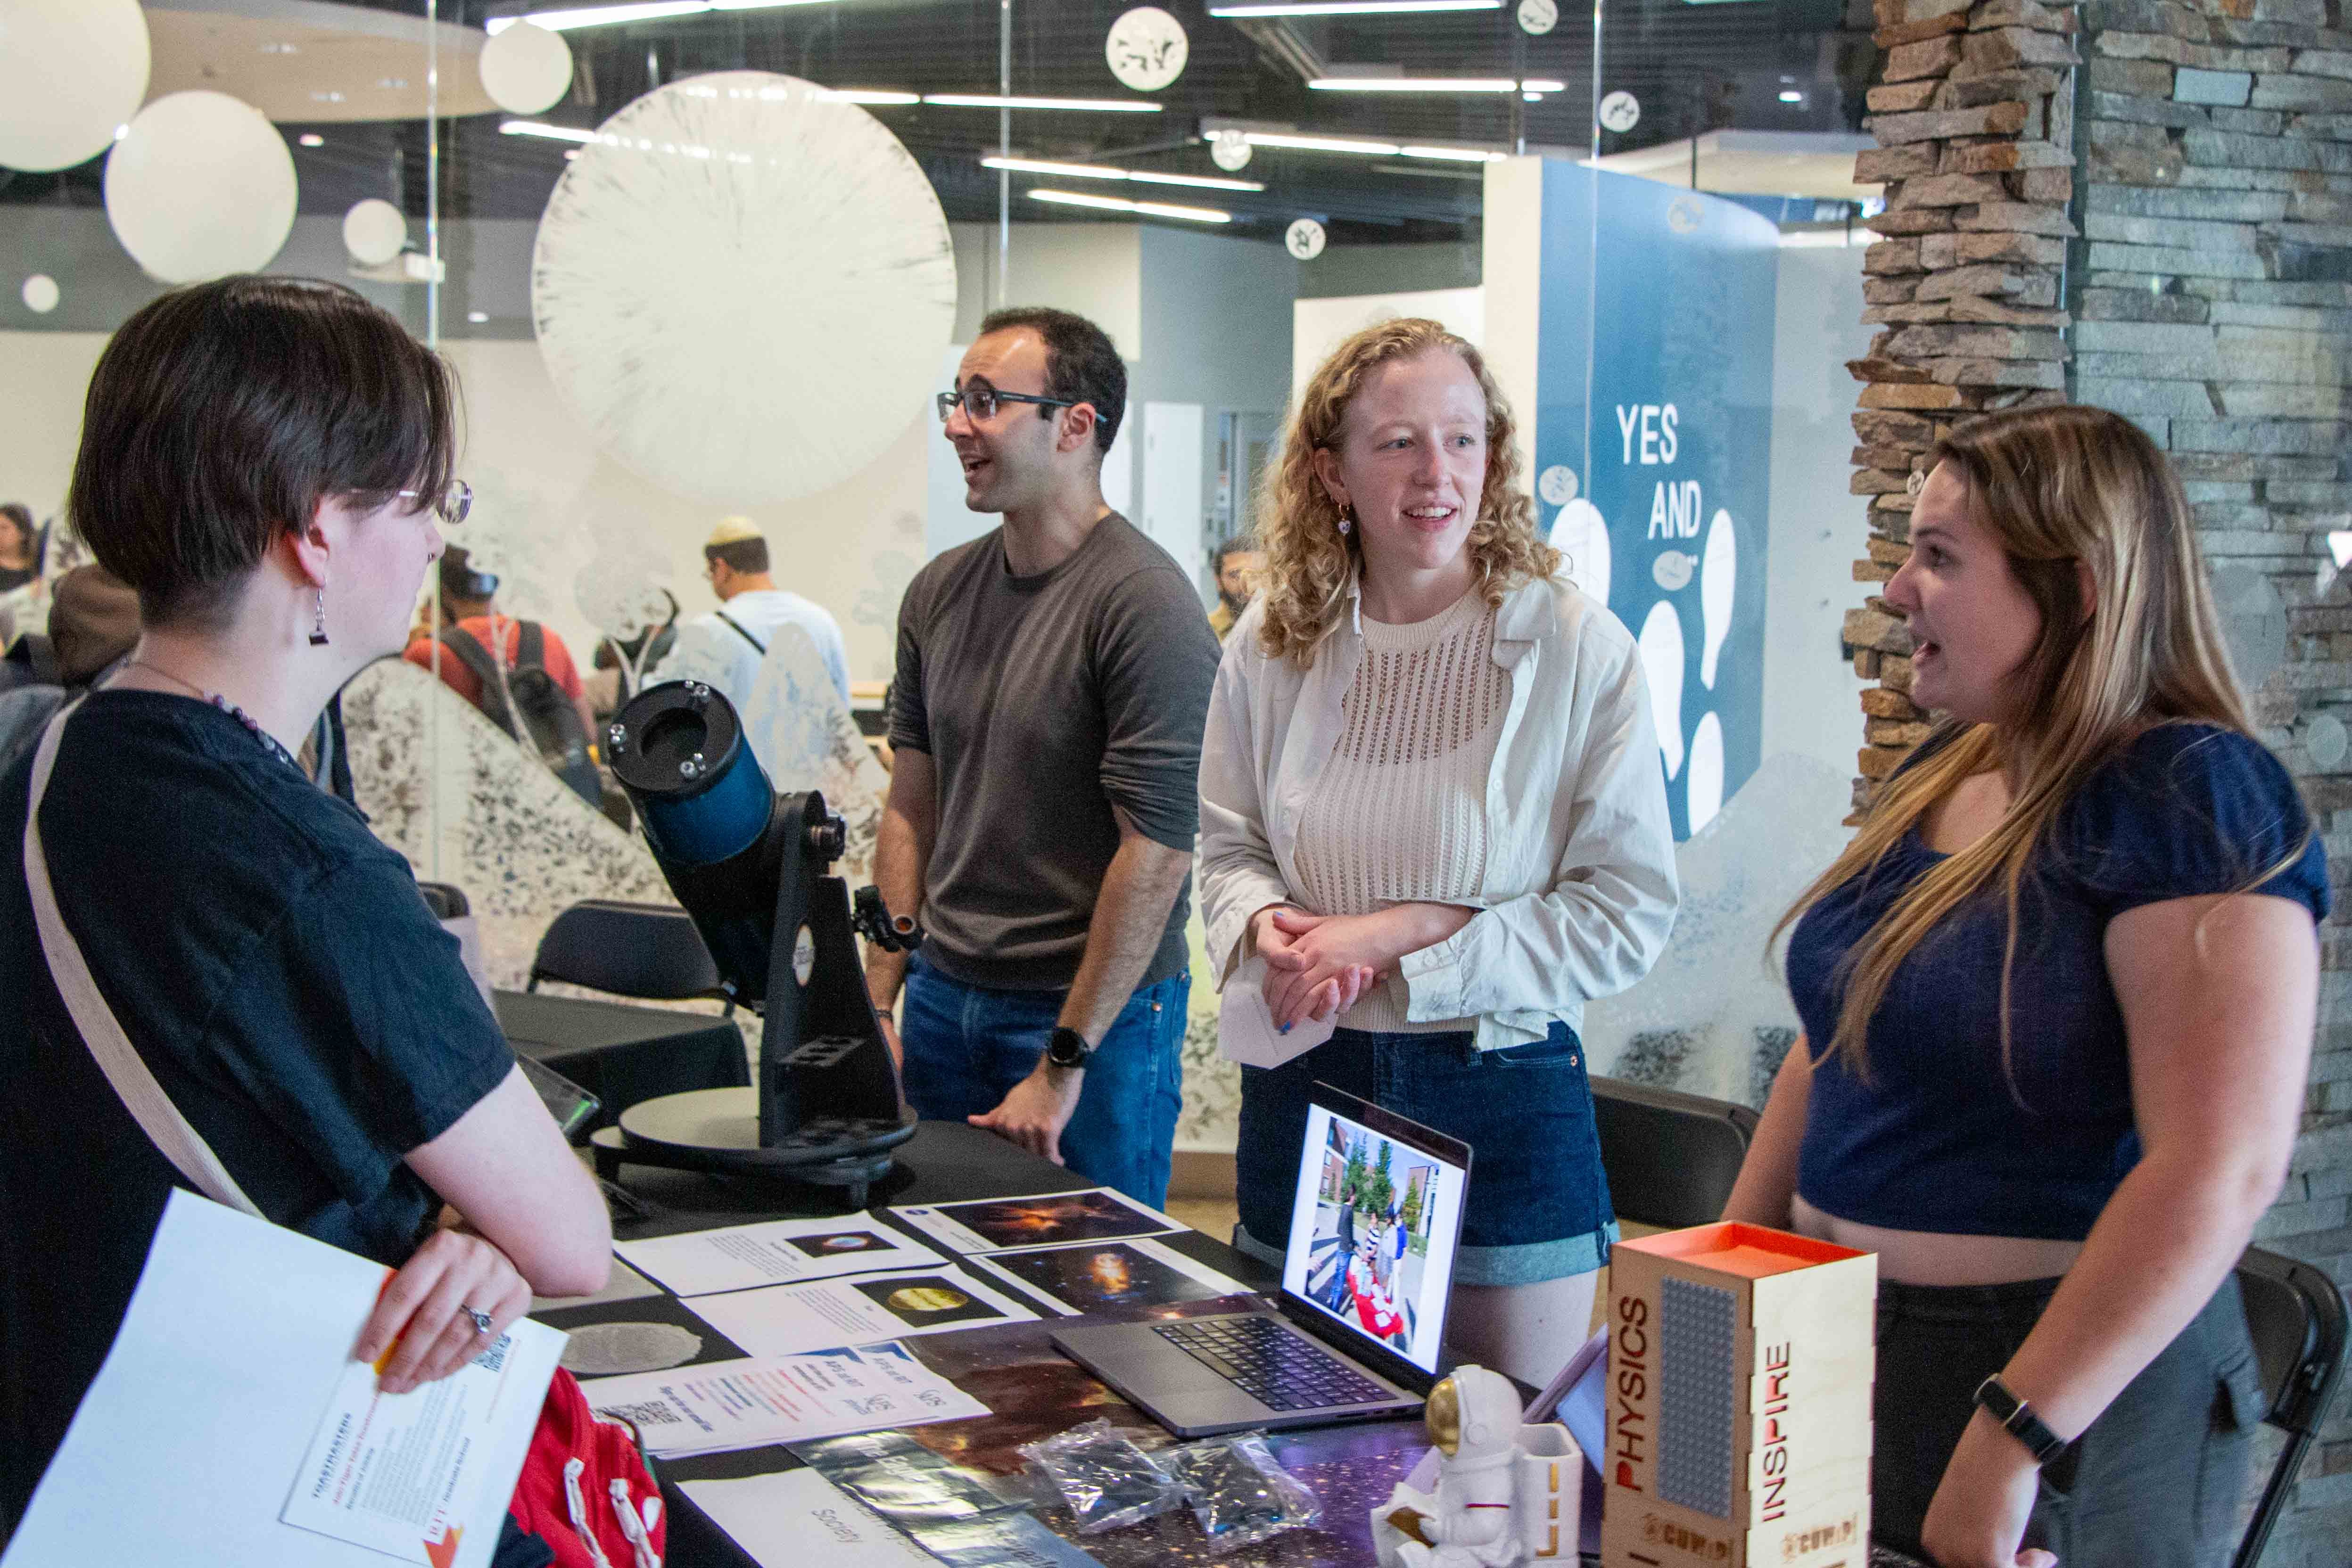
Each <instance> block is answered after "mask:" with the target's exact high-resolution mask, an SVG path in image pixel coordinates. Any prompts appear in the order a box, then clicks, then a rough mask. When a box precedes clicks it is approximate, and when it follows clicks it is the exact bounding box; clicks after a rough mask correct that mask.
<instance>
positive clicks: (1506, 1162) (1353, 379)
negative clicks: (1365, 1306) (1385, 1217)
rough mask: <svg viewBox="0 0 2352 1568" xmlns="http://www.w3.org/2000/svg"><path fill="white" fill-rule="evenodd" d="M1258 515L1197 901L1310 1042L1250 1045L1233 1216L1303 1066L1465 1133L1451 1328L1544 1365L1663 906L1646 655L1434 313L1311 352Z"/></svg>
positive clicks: (1282, 1140) (1205, 799)
mask: <svg viewBox="0 0 2352 1568" xmlns="http://www.w3.org/2000/svg"><path fill="white" fill-rule="evenodd" d="M1258 523H1259V528H1260V532H1261V537H1262V538H1264V540H1265V552H1266V570H1265V578H1264V588H1263V590H1262V591H1261V592H1260V594H1259V596H1258V598H1257V600H1256V601H1255V603H1253V604H1252V605H1251V606H1250V608H1249V609H1248V610H1247V611H1246V612H1244V613H1243V615H1242V618H1241V620H1240V622H1238V623H1237V624H1236V625H1235V626H1234V632H1233V635H1232V636H1231V637H1230V638H1229V639H1228V640H1227V642H1226V643H1225V653H1224V661H1223V665H1222V666H1221V668H1220V669H1219V670H1218V673H1217V685H1216V692H1215V695H1214V696H1213V698H1212V699H1211V704H1210V713H1209V727H1208V733H1207V736H1206V737H1205V738H1204V740H1203V742H1202V756H1201V827H1202V834H1201V898H1202V913H1203V915H1204V916H1205V918H1206V920H1207V923H1208V931H1209V949H1210V953H1211V956H1212V957H1213V961H1214V963H1215V966H1216V969H1217V975H1218V980H1219V983H1220V985H1221V986H1223V985H1224V984H1226V983H1228V982H1231V983H1233V984H1234V985H1235V986H1236V987H1237V988H1238V989H1237V990H1235V992H1234V995H1233V998H1231V999H1230V1001H1229V1006H1241V1007H1254V1006H1256V1005H1259V1004H1258V1003H1255V1002H1253V1001H1251V1000H1250V999H1249V998H1250V997H1251V994H1252V993H1253V992H1255V994H1256V995H1258V996H1261V997H1262V998H1263V1005H1264V1007H1265V1009H1266V1010H1267V1012H1268V1014H1269V1015H1270V1019H1271V1022H1272V1023H1273V1025H1274V1027H1275V1028H1276V1030H1279V1031H1281V1033H1280V1035H1278V1036H1277V1038H1280V1039H1284V1040H1289V1039H1294V1038H1295V1039H1296V1040H1298V1041H1299V1044H1300V1047H1301V1050H1300V1051H1299V1052H1298V1053H1297V1054H1293V1055H1290V1056H1288V1057H1287V1058H1286V1059H1285V1060H1282V1061H1279V1062H1278V1063H1276V1064H1275V1065H1271V1066H1250V1065H1245V1066H1244V1068H1243V1070H1242V1115H1241V1150H1240V1155H1239V1170H1238V1176H1239V1184H1238V1185H1239V1192H1238V1197H1239V1199H1240V1208H1241V1219H1242V1229H1241V1232H1240V1235H1239V1236H1238V1238H1237V1239H1238V1240H1239V1242H1240V1243H1241V1244H1242V1245H1243V1246H1244V1249H1247V1250H1250V1251H1252V1252H1254V1253H1256V1254H1258V1255H1260V1256H1263V1257H1266V1258H1268V1259H1270V1260H1276V1261H1278V1260H1280V1259H1281V1257H1282V1253H1283V1249H1284V1247H1285V1244H1286V1241H1287V1239H1288V1237H1289V1230H1290V1208H1291V1195H1292V1191H1293V1184H1294V1181H1295V1179H1296V1176H1297V1169H1298V1163H1299V1157H1300V1154H1301V1145H1302V1144H1303V1142H1304V1139H1305V1135H1306V1124H1307V1090H1308V1088H1309V1087H1310V1086H1311V1085H1312V1084H1313V1083H1314V1082H1317V1081H1322V1082H1329V1083H1332V1084H1335V1085H1337V1086H1338V1087H1339V1088H1341V1089H1344V1090H1347V1091H1348V1092H1350V1093H1353V1094H1356V1095H1358V1096H1359V1097H1360V1098H1362V1099H1364V1100H1367V1101H1370V1102H1373V1103H1377V1104H1380V1105H1381V1106H1384V1107H1386V1108H1388V1109H1390V1110H1391V1111H1395V1112H1397V1113H1401V1114H1402V1115H1405V1116H1409V1117H1411V1118H1412V1119H1413V1120H1414V1121H1417V1122H1421V1123H1423V1124H1427V1125H1429V1126H1432V1127H1434V1128H1436V1129H1438V1130H1439V1131H1441V1132H1444V1133H1446V1134H1451V1135H1453V1136H1454V1137H1457V1138H1460V1139H1462V1140H1463V1141H1464V1142H1465V1143H1467V1144H1469V1145H1471V1148H1472V1151H1473V1156H1474V1158H1473V1164H1472V1167H1471V1168H1472V1173H1473V1174H1472V1178H1471V1185H1470V1191H1469V1196H1468V1198H1467V1201H1466V1207H1465V1213H1464V1216H1463V1229H1462V1247H1461V1250H1460V1252H1459V1254H1458V1256H1457V1258H1456V1260H1455V1263H1454V1273H1453V1280H1454V1284H1455V1286H1456V1287H1457V1289H1455V1290H1454V1292H1453V1303H1454V1308H1453V1319H1452V1322H1450V1324H1449V1328H1448V1333H1447V1337H1448V1338H1449V1339H1450V1340H1452V1341H1454V1343H1456V1344H1458V1345H1459V1346H1460V1347H1461V1349H1462V1350H1463V1351H1464V1352H1465V1354H1469V1355H1471V1356H1473V1357H1475V1359H1476V1360H1478V1361H1479V1362H1481V1363H1482V1364H1485V1365H1487V1366H1492V1367H1497V1368H1499V1369H1501V1370H1503V1371H1505V1372H1508V1373H1510V1374H1512V1375H1516V1376H1518V1377H1521V1378H1524V1379H1526V1380H1527V1381H1528V1382H1531V1383H1537V1384H1541V1383H1543V1382H1545V1381H1547V1380H1548V1379H1549V1377H1550V1375H1552V1374H1553V1373H1554V1372H1556V1371H1558V1370H1559V1367H1560V1365H1561V1364H1563V1363H1564V1362H1565V1361H1566V1360H1567V1358H1568V1356H1569V1354H1570V1353H1571V1352H1572V1351H1573V1350H1574V1349H1575V1347H1576V1346H1577V1345H1578V1344H1579V1343H1581V1342H1582V1340H1583V1337H1584V1331H1585V1325H1586V1322H1587V1321H1588V1318H1589V1316H1590V1313H1591V1301H1592V1272H1593V1270H1596V1269H1598V1268H1599V1267H1600V1266H1601V1263H1602V1262H1603V1261H1605V1260H1607V1257H1608V1251H1609V1245H1610V1243H1611V1242H1612V1240H1614V1239H1615V1238H1616V1234H1617V1227H1616V1222H1615V1219H1614V1216H1613V1214H1612V1209H1611V1207H1610V1203H1609V1191H1608V1184H1607V1181H1606V1179H1605V1178H1604V1177H1603V1176H1602V1175H1601V1149H1600V1143H1599V1140H1598V1137H1597V1135H1596V1134H1595V1131H1594V1127H1593V1116H1592V1095H1591V1088H1590V1087H1589V1085H1588V1084H1587V1083H1586V1082H1585V1066H1584V1048H1583V1045H1582V1043H1581V1042H1580V1040H1579V1039H1578V1038H1577V1033H1576V1030H1577V1027H1578V1025H1579V1024H1580V1022H1581V1021H1582V1017H1583V1007H1584V1002H1585V999H1586V998H1591V997H1600V996H1607V995H1609V994H1611V993H1612V992H1614V991H1618V990H1622V988H1625V987H1627V986H1629V985H1631V984H1633V982H1634V981H1635V980H1637V979H1639V978H1641V977H1642V976H1643V974H1644V973H1646V972H1647V971H1648V969H1649V967H1650V965H1651V963H1652V962H1653V961H1654V959H1655V958H1656V957H1657V956H1658V953H1659V951H1660V949H1661V948H1662V947H1664V944H1665V940H1666V934H1667V932H1668V931H1669V930H1671V929H1672V928H1673V925H1674V917H1675V904H1676V898H1677V894H1676V889H1675V864H1674V844H1673V838H1672V834H1671V832H1670V831H1669V829H1668V827H1667V820H1666V801H1665V783H1664V776H1663V774H1662V771H1661V769H1660V768H1659V763H1658V755H1657V741H1656V738H1655V736H1654V733H1653V731H1652V729H1651V724H1650V699H1649V694H1648V692H1647V690H1646V689H1645V687H1644V685H1643V679H1642V667H1641V662H1640V660H1639V659H1638V657H1637V656H1636V653H1635V649H1634V643H1633V638H1632V637H1631V636H1629V635H1628V634H1627V633H1626V631H1625V628H1624V627H1623V626H1622V624H1620V623H1619V622H1617V620H1616V619H1615V618H1614V617H1612V615H1611V614H1610V613H1609V612H1608V611H1607V610H1606V609H1605V608H1603V607H1602V606H1601V605H1600V604H1598V603H1595V602H1594V601H1591V600H1590V599H1588V598H1586V597H1585V596H1584V595H1583V594H1582V593H1580V592H1579V591H1577V589H1576V588H1575V587H1574V586H1573V585H1572V584H1570V582H1569V581H1568V580H1566V579H1565V578H1562V577H1559V576H1558V575H1557V573H1558V571H1559V566H1560V557H1559V552H1558V551H1557V550H1554V549H1552V548H1551V547H1550V546H1549V545H1548V544H1546V543H1545V542H1544V540H1543V538H1542V537H1541V535H1540V534H1539V533H1538V531H1537V528H1536V518H1535V513H1534V508H1533V507H1532V505H1531V504H1530V503H1529V501H1528V497H1526V495H1524V494H1523V493H1522V492H1521V491H1520V489H1519V463H1518V456H1517V451H1516V449H1515V445H1514V427H1513V424H1512V421H1511V413H1510V410H1509V408H1508V406H1507V404H1506V403H1505V402H1504V400H1503V396H1502V392H1501V390H1500V389H1499V388H1498V387H1497V386H1496V383H1495V380H1494V377H1493V376H1492V375H1491V374H1489V373H1488V371H1487V370H1486V362H1485V361H1484V360H1482V359H1481V358H1480V356H1479V354H1478V351H1477V350H1475V349H1474V348H1472V347H1471V346H1470V345H1469V344H1468V343H1466V342H1465V341H1463V340H1461V339H1460V338H1458V337H1455V336H1454V334H1453V333H1451V332H1448V331H1447V330H1446V329H1444V328H1443V327H1442V326H1440V325H1438V323H1436V322H1434V321H1427V320H1402V321H1389V322H1383V323H1381V325H1379V326H1376V327H1370V328H1367V329H1364V330H1363V331H1360V332H1359V333H1357V334H1356V335H1355V336H1354V337H1352V338H1350V339H1349V340H1347V341H1346V342H1344V343H1342V344H1340V345H1339V348H1338V349H1337V350H1334V352H1333V353H1332V355H1331V357H1330V358H1329V359H1328V360H1327V361H1324V363H1323V366H1322V368H1321V369H1319V370H1318V371H1316V372H1315V374H1314V376H1313V378H1312V379H1311V380H1309V382H1307V387H1306V390H1305V391H1304V392H1302V393H1301V394H1300V396H1299V399H1298V406H1297V413H1296V414H1295V415H1294V417H1293V418H1292V421H1291V425H1290V429H1289V432H1288V434H1287V436H1286V441H1285V445H1284V453H1283V456H1282V458H1281V461H1280V463H1279V465H1277V466H1276V468H1275V469H1274V470H1273V471H1272V473H1271V474H1270V476H1269V478H1268V481H1267V484H1266V486H1265V495H1264V497H1262V499H1261V502H1260V507H1259V518H1258ZM1335 1021H1336V1024H1337V1026H1338V1027H1337V1028H1336V1029H1335V1030H1332V1031H1331V1032H1330V1035H1329V1039H1328V1040H1326V1041H1325V1042H1324V1043H1322V1044H1319V1045H1316V1046H1313V1047H1312V1049H1306V1044H1307V1041H1308V1040H1310V1039H1312V1038H1313V1037H1314V1036H1315V1035H1316V1034H1318V1033H1319V1032H1321V1030H1319V1029H1318V1028H1317V1027H1316V1026H1319V1025H1322V1024H1329V1023H1333V1022H1335ZM1310 1283H1311V1281H1310Z"/></svg>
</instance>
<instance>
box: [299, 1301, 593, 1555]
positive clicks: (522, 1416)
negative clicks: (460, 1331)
mask: <svg viewBox="0 0 2352 1568" xmlns="http://www.w3.org/2000/svg"><path fill="white" fill-rule="evenodd" d="M563 1339H564V1336H563V1335H562V1334H560V1333H556V1332H555V1331H554V1330H553V1329H551V1328H548V1327H547V1326H545V1325H544V1324H541V1323H535V1322H530V1320H529V1319H527V1318H526V1319H524V1320H523V1321H521V1322H518V1323H516V1324H515V1325H514V1327H513V1328H512V1329H510V1330H509V1331H508V1332H507V1333H504V1334H501V1335H500V1336H499V1342H498V1343H496V1344H494V1345H492V1346H491V1347H490V1348H489V1349H488V1350H486V1351H484V1352H483V1353H482V1354H480V1355H478V1356H476V1357H475V1358H474V1359H473V1360H472V1361H470V1362H468V1363H467V1364H466V1365H465V1366H464V1367H463V1368H461V1369H459V1370H458V1371H457V1372H455V1373H452V1374H451V1375H448V1376H447V1377H445V1378H442V1379H441V1380H439V1381H438V1382H436V1383H427V1384H425V1385H423V1386H422V1387H419V1388H416V1389H415V1390H413V1391H411V1392H409V1393H407V1394H386V1393H384V1392H383V1390H382V1389H381V1388H379V1387H377V1386H376V1368H375V1367H374V1366H372V1365H370V1364H367V1363H365V1362H359V1361H353V1362H347V1363H345V1364H344V1366H343V1375H342V1380H341V1382H340V1383H338V1384H337V1385H335V1393H334V1397H333V1398H332V1399H331V1400H330V1401H329V1402H328V1405H327V1414H326V1416H325V1418H324V1419H322V1420H321V1421H320V1423H319V1429H318V1431H317V1433H316V1434H315V1435H314V1436H313V1437H311V1439H310V1454H309V1456H308V1457H307V1458H305V1459H304V1460H303V1463H302V1471H301V1474H300V1475H299V1476H298V1477H297V1478H296V1479H295V1483H294V1493H293V1496H292V1497H291V1498H289V1499H288V1500H287V1503H286V1508H285V1511H284V1512H283V1513H281V1514H280V1515H279V1517H280V1518H282V1519H283V1520H285V1521H286V1522H287V1523H289V1524H297V1525H300V1526H301V1527H302V1528H303V1529H305V1530H315V1531H318V1532H319V1533H320V1534H321V1535H331V1536H333V1537H334V1538H335V1539H336V1540H338V1541H348V1542H351V1543H352V1544H353V1545H355V1546H365V1547H370V1548H372V1549H373V1550H374V1551H377V1552H383V1553H384V1554H385V1555H386V1556H388V1557H392V1558H394V1559H396V1560H398V1561H400V1562H403V1563H427V1564H431V1565H432V1568H439V1565H440V1564H442V1563H446V1562H447V1561H448V1560H449V1559H450V1557H451V1556H452V1555H453V1552H454V1548H455V1546H456V1545H457V1544H458V1543H460V1537H461V1533H462V1532H463V1531H466V1530H467V1528H468V1526H469V1524H470V1525H471V1527H472V1528H474V1529H483V1528H487V1529H488V1531H489V1533H490V1534H491V1536H492V1537H493V1539H495V1537H496V1535H497V1533H498V1523H497V1515H496V1513H491V1512H489V1511H486V1510H484V1509H482V1508H480V1507H478V1502H479V1498H478V1492H479V1490H480V1488H481V1485H482V1481H483V1473H482V1466H481V1465H479V1464H478V1463H469V1462H468V1456H469V1455H470V1454H471V1453H472V1452H473V1451H474V1450H476V1449H478V1448H489V1447H491V1446H494V1445H495V1444H496V1443H497V1442H498V1441H499V1438H500V1437H501V1436H503V1435H507V1434H510V1433H511V1432H512V1431H513V1430H514V1429H515V1428H516V1427H518V1426H520V1429H521V1431H522V1433H523V1440H524V1442H525V1443H526V1444H528V1443H529V1442H530V1432H531V1430H532V1428H533V1427H536V1426H537V1425H538V1423H539V1411H540V1406H541V1404H542V1403H543V1402H544V1401H545V1400H546V1397H547V1380H548V1376H549V1375H550V1374H551V1372H552V1371H553V1370H554V1361H553V1359H552V1358H553V1356H554V1355H555V1354H560V1353H561V1352H562V1348H563ZM542 1352H544V1353H545V1354H544V1356H542V1354H541V1353H542ZM513 1490H514V1484H513V1480H512V1479H511V1478H509V1479H508V1482H507V1486H506V1490H505V1491H504V1492H501V1493H500V1494H499V1496H498V1497H497V1498H495V1499H493V1501H495V1502H496V1503H497V1504H498V1505H499V1511H500V1512H502V1511H504V1509H505V1505H506V1500H507V1498H508V1496H509V1495H511V1494H512V1492H513ZM485 1518H487V1519H488V1521H489V1522H488V1525H487V1527H486V1526H484V1525H482V1524H480V1523H478V1522H475V1521H480V1520H482V1519H485Z"/></svg>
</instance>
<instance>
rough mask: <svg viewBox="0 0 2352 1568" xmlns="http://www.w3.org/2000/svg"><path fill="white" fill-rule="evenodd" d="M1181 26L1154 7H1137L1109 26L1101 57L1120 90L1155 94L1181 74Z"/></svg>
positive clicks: (1185, 51) (1184, 52)
mask: <svg viewBox="0 0 2352 1568" xmlns="http://www.w3.org/2000/svg"><path fill="white" fill-rule="evenodd" d="M1191 52H1192V51H1191V46H1190V44H1189V43H1188V42H1187V41H1186V39H1185V37H1184V24H1183V23H1181V22H1180V21H1178V20H1177V19H1176V18H1175V17H1173V16H1170V15H1169V14H1168V13H1167V12H1165V11H1162V10H1161V9H1160V7H1159V6H1157V5H1138V6H1137V7H1136V8H1135V9H1134V10H1132V11H1129V12H1128V13H1127V14H1126V15H1125V16H1121V17H1119V19H1118V21H1116V22H1113V23H1112V24H1111V25H1110V32H1109V34H1108V36H1107V37H1104V39H1103V57H1104V59H1106V60H1107V61H1108V62H1109V64H1110V74H1111V75H1113V76H1115V77H1117V78H1118V81H1119V85H1120V86H1121V87H1129V88H1133V89H1135V90H1136V91H1138V92H1158V91H1159V90H1160V89H1161V88H1163V87H1166V86H1167V85H1168V84H1169V83H1171V82H1172V81H1174V80H1175V79H1176V78H1178V77H1180V76H1181V75H1183V74H1184V60H1185V57H1186V56H1188V55H1189V54H1190V53H1191Z"/></svg>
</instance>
